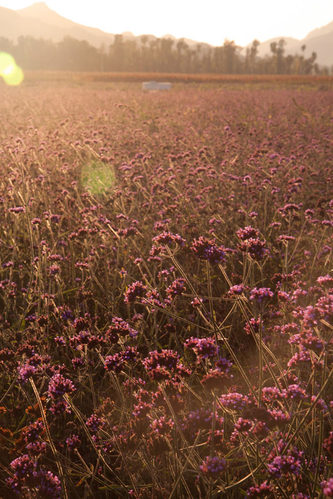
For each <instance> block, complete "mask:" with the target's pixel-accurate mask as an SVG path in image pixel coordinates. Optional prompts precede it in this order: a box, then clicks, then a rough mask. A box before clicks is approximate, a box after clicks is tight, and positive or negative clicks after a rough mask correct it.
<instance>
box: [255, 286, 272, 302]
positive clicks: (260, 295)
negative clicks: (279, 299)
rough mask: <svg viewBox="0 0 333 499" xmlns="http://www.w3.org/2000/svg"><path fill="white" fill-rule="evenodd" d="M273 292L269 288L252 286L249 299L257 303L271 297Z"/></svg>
mask: <svg viewBox="0 0 333 499" xmlns="http://www.w3.org/2000/svg"><path fill="white" fill-rule="evenodd" d="M273 296H274V293H273V291H272V290H271V289H270V288H253V289H252V290H251V292H250V300H253V301H254V300H255V301H257V302H258V303H262V302H263V301H265V300H267V299H269V298H273Z"/></svg>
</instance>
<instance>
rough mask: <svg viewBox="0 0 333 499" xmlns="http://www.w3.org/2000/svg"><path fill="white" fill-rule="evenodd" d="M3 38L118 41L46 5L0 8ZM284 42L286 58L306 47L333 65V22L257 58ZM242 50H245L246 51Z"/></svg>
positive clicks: (264, 45)
mask: <svg viewBox="0 0 333 499" xmlns="http://www.w3.org/2000/svg"><path fill="white" fill-rule="evenodd" d="M122 35H123V36H124V38H126V39H131V38H132V39H133V38H137V39H139V40H140V39H141V37H142V36H148V37H149V38H157V37H156V36H155V35H139V36H134V35H133V34H132V33H129V32H126V33H122ZM0 36H2V37H5V38H8V39H11V40H17V38H18V37H19V36H33V37H35V38H46V39H50V40H52V41H54V42H59V41H61V40H62V39H63V38H64V37H66V36H71V37H72V38H76V39H78V40H86V41H87V42H89V43H90V44H92V45H94V46H95V47H101V46H102V45H108V44H112V43H113V41H114V39H115V34H113V33H107V32H105V31H103V30H101V29H99V28H93V27H89V26H85V25H82V24H79V23H76V22H74V21H72V20H70V19H67V18H66V17H63V16H62V15H60V14H58V13H57V12H56V11H54V10H52V9H50V8H49V7H48V6H47V5H46V3H45V2H36V3H33V4H31V5H30V6H28V7H25V8H23V9H19V10H12V9H8V8H6V7H0ZM162 38H172V39H173V40H175V41H177V40H179V39H178V38H176V37H174V36H173V35H165V36H164V37H162ZM281 38H283V39H284V40H285V41H286V45H285V52H286V54H289V53H290V54H295V53H296V52H298V53H301V51H302V49H301V47H302V46H303V45H305V46H306V48H305V50H304V55H305V56H306V57H308V56H309V55H311V53H312V52H316V53H317V61H318V63H319V64H322V65H326V66H331V65H333V21H332V22H330V23H328V24H326V25H324V26H322V27H319V28H315V29H313V30H312V31H310V32H309V33H308V34H307V35H306V36H305V37H304V38H303V39H301V40H298V39H296V38H293V37H283V36H281V37H274V38H272V39H269V40H265V41H264V42H260V45H259V47H258V55H259V56H261V57H264V56H265V55H267V54H269V53H270V45H271V43H272V42H278V41H279V40H280V39H281ZM181 39H182V40H184V41H185V42H186V43H188V44H189V45H197V44H201V45H203V46H204V45H206V46H209V45H210V44H209V43H206V42H198V41H194V40H190V39H187V38H181ZM241 48H242V49H245V48H246V47H241Z"/></svg>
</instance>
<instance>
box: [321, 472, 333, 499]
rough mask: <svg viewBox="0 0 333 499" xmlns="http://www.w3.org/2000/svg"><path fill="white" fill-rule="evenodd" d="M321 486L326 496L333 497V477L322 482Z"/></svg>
mask: <svg viewBox="0 0 333 499" xmlns="http://www.w3.org/2000/svg"><path fill="white" fill-rule="evenodd" d="M320 485H321V488H322V489H323V494H324V496H325V497H333V477H332V478H329V479H328V480H324V481H323V482H321V484H320Z"/></svg>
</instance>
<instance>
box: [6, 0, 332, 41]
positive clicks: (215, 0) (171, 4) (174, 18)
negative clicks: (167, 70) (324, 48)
mask: <svg viewBox="0 0 333 499" xmlns="http://www.w3.org/2000/svg"><path fill="white" fill-rule="evenodd" d="M32 3H34V2H33V0H0V6H2V7H8V8H10V9H20V8H23V7H26V6H28V5H31V4H32ZM45 3H46V4H47V5H48V6H49V7H50V8H51V9H53V10H55V11H56V12H58V13H59V14H61V15H62V16H64V17H67V18H68V19H71V20H73V21H75V22H78V23H80V24H84V25H87V26H93V27H97V28H100V29H102V30H103V31H107V32H109V33H121V32H124V31H131V32H132V33H134V34H135V35H140V34H154V35H156V36H163V35H166V34H171V35H174V36H176V37H177V38H180V37H186V38H191V39H193V40H196V41H201V42H208V43H211V44H213V45H221V44H223V42H224V39H225V38H228V39H229V40H234V41H235V42H236V43H237V44H239V45H246V44H248V43H250V42H251V41H252V40H253V39H254V38H257V39H258V40H259V41H261V42H263V41H265V40H267V39H269V38H273V37H275V36H284V37H287V36H292V37H294V38H298V39H301V38H303V37H304V36H306V35H307V33H308V32H309V31H311V30H312V29H314V28H317V27H320V26H323V25H325V24H328V23H329V22H331V21H332V20H333V0H275V1H273V0H271V1H270V0H90V1H86V0H46V2H45Z"/></svg>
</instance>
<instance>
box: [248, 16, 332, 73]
mask: <svg viewBox="0 0 333 499" xmlns="http://www.w3.org/2000/svg"><path fill="white" fill-rule="evenodd" d="M281 38H283V39H284V40H285V42H286V45H285V53H286V54H296V53H297V54H301V53H302V47H303V46H304V45H305V50H304V56H305V57H310V56H311V54H312V52H316V54H317V59H316V62H318V64H320V65H323V66H332V65H333V21H332V22H331V23H329V24H326V25H325V26H322V27H321V28H316V29H314V30H313V31H310V33H308V34H307V35H306V37H305V38H303V39H302V40H297V39H296V38H289V37H276V38H271V39H270V40H267V41H265V42H263V43H261V44H260V45H259V47H258V55H259V56H261V57H264V56H265V55H268V54H269V53H270V45H271V43H272V42H278V41H279V40H280V39H281Z"/></svg>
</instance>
